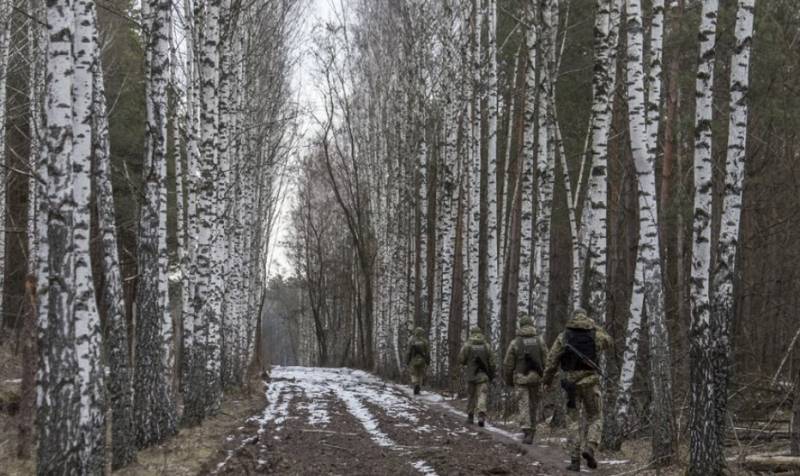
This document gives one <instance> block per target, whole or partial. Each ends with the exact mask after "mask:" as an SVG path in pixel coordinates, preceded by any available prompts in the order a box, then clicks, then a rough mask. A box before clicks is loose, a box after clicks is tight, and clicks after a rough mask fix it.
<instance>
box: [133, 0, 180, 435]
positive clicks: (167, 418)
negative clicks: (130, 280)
mask: <svg viewBox="0 0 800 476" xmlns="http://www.w3.org/2000/svg"><path fill="white" fill-rule="evenodd" d="M145 5H146V6H147V10H146V11H147V14H146V15H145V16H144V18H150V21H151V23H149V24H148V30H147V34H146V39H147V43H146V45H147V48H146V57H147V67H146V69H145V70H146V75H147V83H146V87H145V93H146V95H147V97H146V110H147V122H146V127H145V159H144V202H143V204H142V209H141V212H140V218H139V240H138V249H137V259H138V271H139V283H138V285H137V288H136V309H137V312H138V315H137V324H136V357H135V371H134V383H133V385H134V402H133V430H134V431H133V432H134V435H135V439H136V444H137V445H138V446H139V448H144V447H147V446H150V445H153V444H157V443H160V442H162V441H164V440H165V439H166V438H168V437H170V436H172V435H173V434H175V432H176V423H175V406H174V402H173V401H172V398H171V394H170V387H169V384H170V382H169V372H168V367H167V366H166V363H167V356H166V355H165V350H166V349H165V339H166V338H167V336H166V335H165V334H166V332H165V331H166V328H165V327H166V326H165V316H166V309H165V304H166V299H165V297H164V295H163V286H164V282H165V280H166V276H164V274H165V272H166V269H165V266H164V265H163V259H162V257H161V256H162V251H163V249H164V247H165V246H166V242H165V241H164V240H165V238H166V237H165V236H162V235H163V234H164V233H165V229H166V228H165V225H164V224H163V223H162V221H163V219H164V218H165V217H164V216H163V211H164V209H163V206H162V202H163V201H166V193H165V192H166V190H165V184H166V182H165V177H164V175H165V172H166V165H165V164H166V150H167V85H168V82H169V25H170V18H171V15H170V10H171V5H172V3H171V1H170V0H165V1H163V0H162V1H158V0H150V1H149V3H146V4H143V6H145ZM148 15H149V16H148Z"/></svg>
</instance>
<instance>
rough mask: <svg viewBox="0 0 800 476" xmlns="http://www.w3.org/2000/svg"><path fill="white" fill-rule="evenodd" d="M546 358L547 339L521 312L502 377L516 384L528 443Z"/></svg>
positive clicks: (520, 423)
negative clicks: (540, 334)
mask: <svg viewBox="0 0 800 476" xmlns="http://www.w3.org/2000/svg"><path fill="white" fill-rule="evenodd" d="M546 361H547V348H546V346H545V343H544V340H542V338H541V337H540V336H538V335H537V334H536V328H535V327H534V326H533V320H532V319H531V318H530V317H528V316H527V315H526V314H524V313H521V314H520V317H519V329H518V330H517V337H516V338H515V339H514V340H513V341H511V344H509V346H508V350H507V351H506V357H505V359H504V360H503V373H504V374H503V379H504V380H505V382H506V385H513V386H514V393H515V394H516V396H517V405H518V416H519V426H520V428H521V429H522V434H523V436H522V442H523V443H524V444H526V445H531V444H533V436H534V434H535V432H536V410H537V408H538V404H539V392H540V389H541V385H542V374H543V373H544V364H545V362H546Z"/></svg>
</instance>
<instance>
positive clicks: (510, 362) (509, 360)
mask: <svg viewBox="0 0 800 476" xmlns="http://www.w3.org/2000/svg"><path fill="white" fill-rule="evenodd" d="M516 360H517V351H516V346H515V345H514V341H511V344H509V345H508V350H507V351H506V356H505V358H504V359H503V379H504V380H505V382H506V385H513V384H514V364H515V363H516Z"/></svg>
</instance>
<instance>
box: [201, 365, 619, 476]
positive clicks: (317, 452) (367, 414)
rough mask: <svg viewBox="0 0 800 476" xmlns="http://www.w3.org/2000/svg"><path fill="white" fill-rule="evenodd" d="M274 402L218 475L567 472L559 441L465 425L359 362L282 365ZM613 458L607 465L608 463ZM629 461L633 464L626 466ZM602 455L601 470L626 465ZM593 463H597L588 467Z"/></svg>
mask: <svg viewBox="0 0 800 476" xmlns="http://www.w3.org/2000/svg"><path fill="white" fill-rule="evenodd" d="M267 401H268V403H267V407H266V409H265V410H264V412H263V414H261V415H258V416H255V417H253V418H251V419H250V420H248V421H247V423H246V424H245V425H244V426H242V427H240V428H239V429H238V431H237V432H236V434H234V435H231V436H229V437H228V441H227V442H226V448H227V455H226V456H225V457H224V458H222V459H220V461H218V462H215V464H214V465H212V466H210V467H209V468H207V470H208V471H207V472H208V473H215V474H287V475H309V474H326V475H327V474H330V475H345V474H346V475H348V476H350V475H383V474H390V475H419V474H422V475H452V474H464V475H472V474H563V473H564V472H565V471H564V469H563V468H564V466H565V464H566V461H565V459H564V457H565V456H564V455H565V453H564V451H563V450H562V448H561V444H560V442H559V441H547V440H546V439H544V440H543V439H539V441H537V442H536V443H535V444H534V445H533V446H524V445H521V444H519V443H518V436H517V435H515V434H512V433H510V432H509V429H507V428H505V429H503V428H498V427H495V426H492V425H489V426H487V427H486V428H479V427H478V426H477V425H476V426H469V427H467V426H465V425H464V420H465V416H464V415H463V413H460V412H459V411H457V410H455V409H454V407H453V406H451V405H450V403H449V402H447V401H445V400H444V399H443V398H442V397H441V396H439V395H438V394H434V393H428V392H423V394H422V395H421V396H419V397H414V396H413V395H411V394H410V392H409V390H408V389H407V388H406V387H403V386H399V385H396V384H392V383H387V382H384V381H382V380H380V379H378V378H376V377H374V376H373V375H370V374H368V373H365V372H361V371H357V370H350V369H316V368H302V367H284V368H276V369H274V370H273V373H272V380H271V382H270V384H269V386H268V389H267ZM604 463H605V464H604ZM620 463H623V464H620ZM624 469H625V464H624V462H618V461H601V468H600V470H597V471H594V472H593V473H594V474H613V473H618V472H621V471H624ZM585 471H587V470H585Z"/></svg>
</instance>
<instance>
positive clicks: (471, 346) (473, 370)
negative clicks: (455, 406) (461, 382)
mask: <svg viewBox="0 0 800 476" xmlns="http://www.w3.org/2000/svg"><path fill="white" fill-rule="evenodd" d="M458 361H459V362H461V365H462V366H463V367H466V371H465V376H464V377H465V378H466V380H467V393H468V394H469V400H468V402H467V423H468V424H470V425H471V424H473V423H475V412H476V411H477V412H478V425H479V426H483V425H484V422H485V421H486V398H487V395H488V393H489V382H491V381H492V380H494V375H495V370H496V368H497V367H496V365H495V361H494V356H493V355H492V350H491V348H490V347H489V344H488V343H487V342H486V338H485V337H484V336H483V332H482V331H481V328H480V327H477V326H476V327H473V328H472V329H470V333H469V340H468V341H467V343H466V344H464V346H463V347H461V352H459V354H458Z"/></svg>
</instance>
